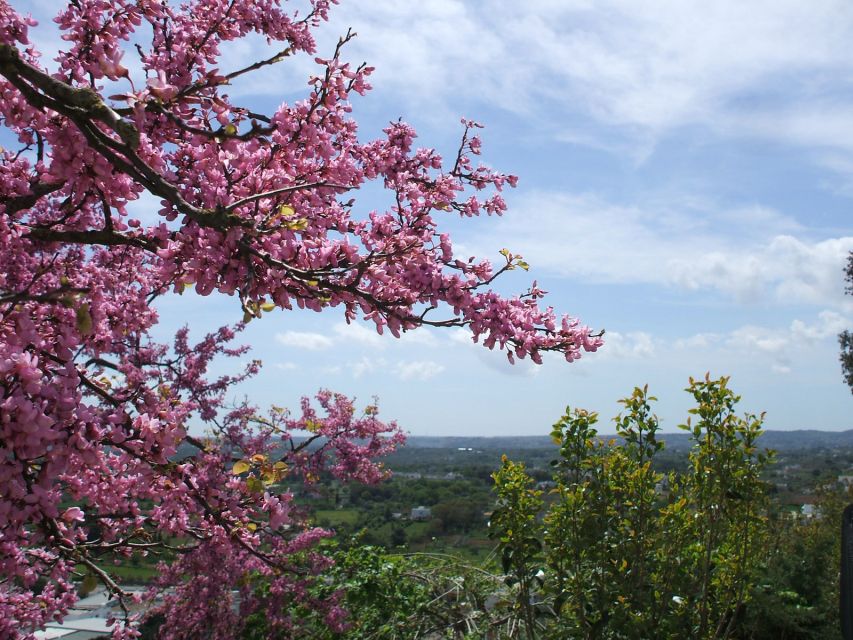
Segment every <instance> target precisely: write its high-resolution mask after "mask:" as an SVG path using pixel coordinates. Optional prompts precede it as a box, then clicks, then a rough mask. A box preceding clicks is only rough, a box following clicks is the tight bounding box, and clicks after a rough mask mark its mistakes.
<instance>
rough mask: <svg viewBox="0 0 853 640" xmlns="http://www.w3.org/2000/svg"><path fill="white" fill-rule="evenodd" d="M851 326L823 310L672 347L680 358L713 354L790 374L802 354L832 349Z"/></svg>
mask: <svg viewBox="0 0 853 640" xmlns="http://www.w3.org/2000/svg"><path fill="white" fill-rule="evenodd" d="M851 326H853V318H850V317H846V316H844V315H842V314H840V313H838V312H836V311H832V310H823V311H821V312H820V313H818V314H817V316H816V317H815V318H814V319H813V320H811V321H804V320H801V319H795V320H793V321H792V322H791V323H790V325H788V326H787V327H768V326H761V325H755V324H749V325H744V326H741V327H738V328H736V329H734V330H732V331H729V332H727V333H722V334H717V333H705V334H696V335H694V336H690V337H687V338H682V339H678V340H675V341H673V343H672V344H673V347H674V349H675V352H676V354H680V355H677V357H679V358H680V359H685V358H690V357H691V356H690V355H688V354H693V355H694V356H696V357H699V356H701V357H702V359H705V358H707V357H708V355H709V354H710V353H714V352H716V353H718V354H720V355H722V356H723V357H724V359H725V361H727V362H735V361H749V362H767V363H768V366H769V367H770V369H771V370H772V371H774V372H775V373H790V372H791V370H792V368H794V366H795V365H796V363H798V362H800V361H801V360H802V359H803V357H804V354H806V353H809V352H812V351H814V350H815V349H817V348H818V347H822V346H828V345H829V344H831V345H833V346H832V348H833V349H834V348H835V347H834V344H835V340H836V336H837V335H838V333H840V332H841V331H843V330H844V329H847V328H849V327H851ZM660 344H661V345H663V344H664V343H663V342H660ZM662 348H663V347H662Z"/></svg>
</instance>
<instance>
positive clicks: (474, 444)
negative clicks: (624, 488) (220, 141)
mask: <svg viewBox="0 0 853 640" xmlns="http://www.w3.org/2000/svg"><path fill="white" fill-rule="evenodd" d="M601 437H602V438H605V439H610V438H614V437H615V436H613V435H608V434H602V435H601ZM658 437H659V439H661V440H663V441H664V442H665V443H666V448H667V449H668V450H669V451H686V450H687V449H688V448H689V447H690V436H689V435H688V434H687V433H684V432H679V433H664V434H659V436H658ZM298 440H299V439H298V438H297V441H298ZM759 444H760V446H762V447H767V448H768V449H774V450H776V451H779V452H784V451H814V450H819V449H845V448H853V429H850V430H847V431H817V430H813V429H797V430H794V431H765V432H764V434H763V435H762V436H761V439H760V441H759ZM553 447H554V443H553V442H552V441H551V438H550V437H549V436H495V437H464V436H409V437H408V439H407V441H406V445H405V448H406V449H409V450H411V449H461V448H465V449H467V448H471V449H475V450H478V451H485V452H495V453H498V454H500V453H504V452H509V451H519V450H524V449H551V448H553ZM196 453H198V450H197V449H196V448H195V447H193V446H191V445H189V444H186V443H183V444H182V445H181V446H180V447H179V448H178V452H177V455H176V456H175V459H178V460H180V459H181V458H185V457H188V456H194V455H195V454H196Z"/></svg>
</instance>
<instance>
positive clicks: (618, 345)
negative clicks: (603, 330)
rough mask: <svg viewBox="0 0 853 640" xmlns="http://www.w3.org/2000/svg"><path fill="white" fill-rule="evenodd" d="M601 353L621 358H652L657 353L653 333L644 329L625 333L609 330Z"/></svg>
mask: <svg viewBox="0 0 853 640" xmlns="http://www.w3.org/2000/svg"><path fill="white" fill-rule="evenodd" d="M600 353H601V356H603V357H608V358H618V359H620V360H622V359H626V358H630V359H635V358H652V357H654V355H655V340H654V338H653V337H652V336H651V334H648V333H646V332H644V331H632V332H629V333H625V334H623V333H619V332H617V331H608V332H607V334H606V335H605V342H604V346H603V347H602V348H601V349H600Z"/></svg>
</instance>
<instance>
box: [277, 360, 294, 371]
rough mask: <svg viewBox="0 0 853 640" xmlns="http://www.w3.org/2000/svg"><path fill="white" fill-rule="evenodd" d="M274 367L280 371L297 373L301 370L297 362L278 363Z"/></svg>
mask: <svg viewBox="0 0 853 640" xmlns="http://www.w3.org/2000/svg"><path fill="white" fill-rule="evenodd" d="M273 366H274V367H275V368H276V369H279V370H280V371H296V370H297V369H298V368H299V365H297V364H296V363H295V362H276V363H275V364H274V365H273Z"/></svg>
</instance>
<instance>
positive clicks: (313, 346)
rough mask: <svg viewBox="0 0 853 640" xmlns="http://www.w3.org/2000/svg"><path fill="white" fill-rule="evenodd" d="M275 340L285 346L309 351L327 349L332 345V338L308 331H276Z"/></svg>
mask: <svg viewBox="0 0 853 640" xmlns="http://www.w3.org/2000/svg"><path fill="white" fill-rule="evenodd" d="M275 340H276V342H278V343H279V344H281V345H284V346H285V347H296V348H298V349H308V350H309V351H320V350H322V349H329V348H331V347H332V346H333V345H334V342H333V340H332V339H331V338H329V337H328V336H324V335H323V334H322V333H313V332H308V331H285V332H283V333H277V334H275Z"/></svg>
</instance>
